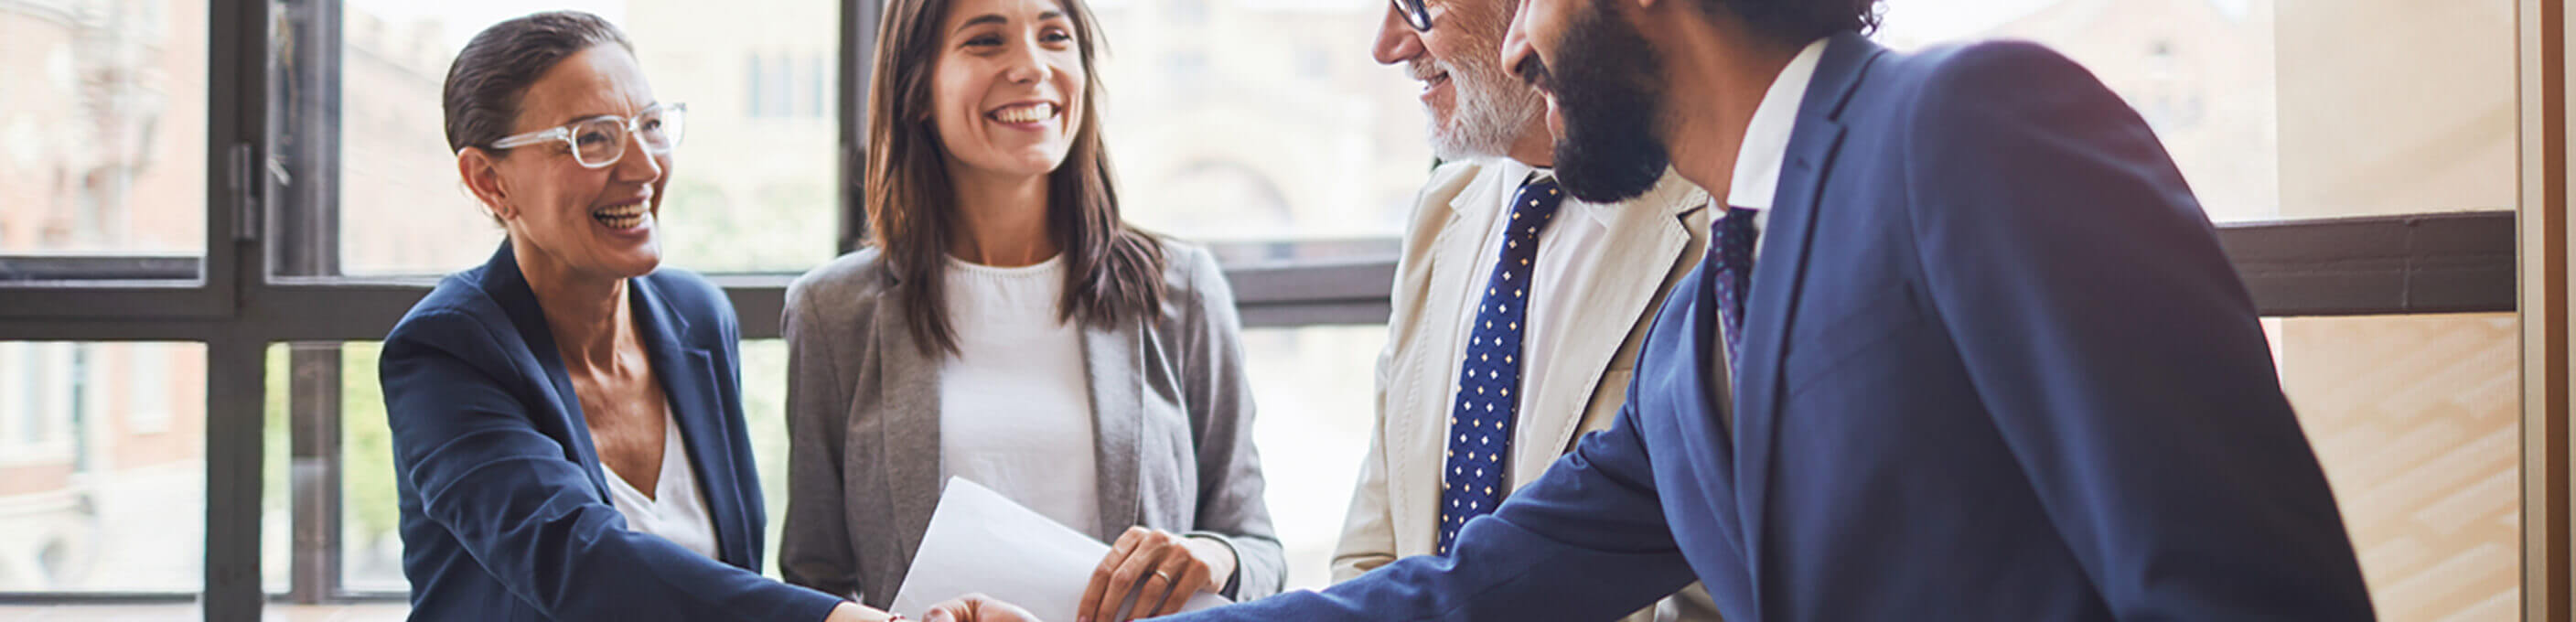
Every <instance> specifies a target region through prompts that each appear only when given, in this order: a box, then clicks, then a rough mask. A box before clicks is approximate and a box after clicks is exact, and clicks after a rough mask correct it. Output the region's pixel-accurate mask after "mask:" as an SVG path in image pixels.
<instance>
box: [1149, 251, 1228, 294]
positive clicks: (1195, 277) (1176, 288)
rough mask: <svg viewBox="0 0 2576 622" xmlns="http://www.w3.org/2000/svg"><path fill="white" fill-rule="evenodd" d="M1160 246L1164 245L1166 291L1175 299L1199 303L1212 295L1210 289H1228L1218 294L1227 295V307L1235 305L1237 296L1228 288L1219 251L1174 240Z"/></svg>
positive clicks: (1164, 281) (1164, 282)
mask: <svg viewBox="0 0 2576 622" xmlns="http://www.w3.org/2000/svg"><path fill="white" fill-rule="evenodd" d="M1160 243H1161V244H1162V246H1163V285H1164V287H1165V289H1164V291H1165V292H1167V293H1169V294H1170V295H1171V297H1172V298H1173V299H1175V300H1186V301H1190V302H1192V303H1193V304H1195V303H1197V301H1198V300H1199V299H1201V298H1204V297H1206V296H1207V295H1209V294H1210V292H1209V291H1208V290H1211V289H1216V290H1225V291H1219V292H1216V294H1217V295H1221V296H1224V297H1225V298H1226V300H1225V302H1226V303H1227V304H1232V303H1233V299H1234V294H1233V292H1232V291H1231V290H1226V288H1225V287H1224V284H1225V269H1224V268H1223V267H1222V266H1219V265H1218V264H1217V261H1216V253H1215V252H1213V251H1210V250H1208V249H1207V247H1204V246H1199V245H1197V244H1191V243H1188V242H1183V241H1180V240H1174V239H1171V238H1163V239H1162V240H1161V241H1160Z"/></svg>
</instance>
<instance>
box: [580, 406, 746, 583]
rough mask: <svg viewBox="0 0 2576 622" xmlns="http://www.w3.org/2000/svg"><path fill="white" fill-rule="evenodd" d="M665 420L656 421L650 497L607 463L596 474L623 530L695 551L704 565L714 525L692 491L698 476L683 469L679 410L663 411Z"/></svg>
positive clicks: (685, 452) (685, 456) (711, 550)
mask: <svg viewBox="0 0 2576 622" xmlns="http://www.w3.org/2000/svg"><path fill="white" fill-rule="evenodd" d="M666 408H668V412H669V414H667V415H665V416H663V417H662V476H661V477H659V478H656V479H655V481H654V483H653V496H651V497H646V496H644V491H641V490H636V489H635V485H634V484H631V483H628V482H627V481H626V478H624V477H620V476H618V475H617V470H616V469H611V468H608V463H606V462H601V463H600V464H599V471H600V474H602V475H605V476H607V479H608V500H609V503H610V504H611V505H615V506H617V513H619V514H624V515H626V529H627V530H628V531H633V532H636V533H649V534H653V535H657V536H661V537H662V539H664V540H670V541H671V543H672V544H678V545H680V548H684V549H688V550H690V551H695V552H696V553H697V554H699V555H705V556H707V558H708V559H718V557H717V553H716V523H715V519H713V518H710V517H708V515H707V501H706V496H705V495H704V494H701V493H700V491H699V490H698V470H697V469H695V468H691V467H690V466H689V448H688V446H687V445H686V444H685V443H682V442H681V441H680V409H679V407H678V406H666Z"/></svg>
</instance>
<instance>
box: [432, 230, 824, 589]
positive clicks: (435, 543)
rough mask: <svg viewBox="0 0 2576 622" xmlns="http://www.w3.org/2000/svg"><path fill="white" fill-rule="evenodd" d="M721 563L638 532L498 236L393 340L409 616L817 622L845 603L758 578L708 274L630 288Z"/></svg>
mask: <svg viewBox="0 0 2576 622" xmlns="http://www.w3.org/2000/svg"><path fill="white" fill-rule="evenodd" d="M627 291H628V296H629V300H631V301H632V304H633V305H634V317H635V323H636V329H637V330H638V331H639V332H640V333H642V337H643V339H644V343H645V350H646V351H647V355H648V357H649V358H650V359H651V361H652V365H653V372H654V375H655V376H656V377H657V378H658V379H660V381H661V383H662V388H663V391H664V392H665V393H667V394H668V395H669V397H670V400H671V403H672V404H673V405H675V406H677V409H676V410H673V411H672V412H671V416H673V417H677V418H678V419H679V426H680V431H681V436H682V437H683V440H684V441H685V444H686V446H687V447H688V455H687V456H665V457H664V458H665V459H686V460H689V462H690V464H691V465H692V466H693V467H694V468H696V469H697V472H696V475H697V478H698V483H699V484H698V485H699V486H700V487H701V488H702V492H703V493H704V495H705V497H706V503H707V511H708V515H709V517H710V518H712V519H714V522H715V532H716V543H717V548H718V549H719V551H720V552H721V553H722V555H721V557H722V558H723V559H722V561H718V560H712V559H707V558H706V557H704V556H700V555H698V554H696V553H693V552H690V551H689V550H688V549H684V548H680V546H679V545H677V544H672V543H671V541H669V540H665V539H662V538H661V537H659V536H653V535H646V534H639V533H635V532H631V531H627V527H626V519H625V517H624V516H623V515H620V514H618V513H617V509H616V508H615V507H614V506H612V505H610V503H609V496H608V480H606V479H604V478H603V476H602V471H601V470H600V466H599V455H598V454H597V453H596V452H595V451H594V450H593V448H592V447H591V442H590V432H589V430H590V427H589V425H588V424H585V423H583V422H582V415H581V404H580V401H579V400H578V399H576V398H575V397H574V396H573V389H572V381H571V379H570V378H569V377H567V376H566V375H565V373H564V366H563V362H562V360H561V358H560V357H559V356H558V355H557V354H556V350H555V343H554V338H553V337H552V335H551V333H550V332H549V330H548V329H547V327H546V321H545V316H544V315H543V313H542V312H540V311H539V310H538V307H537V299H536V294H535V292H533V291H531V290H529V289H528V282H527V279H526V278H525V277H523V276H521V275H520V273H519V266H518V262H517V260H516V259H515V258H514V257H513V256H512V255H511V253H510V246H509V245H508V244H503V245H502V246H501V250H500V252H498V253H495V254H493V256H492V260H491V261H490V262H489V263H486V264H484V265H483V267H480V268H475V269H472V270H467V271H465V272H461V273H457V274H455V275H451V276H448V277H447V278H446V279H443V280H441V281H439V283H438V288H437V289H435V290H433V291H431V292H430V294H429V296H428V297H427V298H425V299H422V300H421V301H420V304H419V305H416V306H414V307H412V309H411V312H410V313H409V314H406V315H404V316H403V319H402V323H400V324H397V325H395V326H394V330H393V333H392V334H390V335H387V336H386V337H385V345H384V358H383V361H382V363H381V373H382V375H383V382H384V390H385V418H386V420H387V422H388V423H390V424H391V425H392V427H393V445H394V479H395V481H396V482H397V485H398V486H399V487H400V495H401V499H402V539H403V576H404V577H406V578H409V579H410V580H411V602H412V619H414V620H821V619H823V618H824V617H825V616H826V615H828V614H830V612H831V610H832V608H833V607H834V606H835V605H837V604H839V603H840V602H841V599H839V598H836V597H833V596H830V595H827V594H824V593H821V592H816V591H813V590H808V589H805V588H801V587H795V586H791V585H787V584H785V583H780V582H777V581H774V580H771V579H768V578H765V577H762V576H760V573H759V572H757V571H755V570H753V568H755V566H754V564H757V563H759V561H760V551H761V545H762V544H761V538H762V535H761V534H762V529H763V527H764V525H766V522H765V519H764V518H763V515H764V514H765V512H764V509H763V506H762V505H761V495H760V481H759V477H758V474H757V473H755V472H754V471H753V466H752V464H753V463H752V454H751V442H750V438H749V434H748V433H746V432H745V431H744V429H743V419H742V370H741V368H740V367H739V365H738V364H737V363H736V362H735V360H736V352H737V349H736V340H737V334H736V331H737V329H736V326H735V322H734V317H733V308H732V307H731V306H729V305H728V304H727V303H726V300H725V297H724V293H723V292H721V291H719V290H717V289H716V288H715V287H714V286H713V285H710V284H708V283H707V282H706V281H705V280H704V279H701V278H698V276H697V275H694V274H690V273H688V272H685V271H681V270H675V269H664V270H661V271H659V272H655V273H653V274H651V275H649V276H645V277H641V278H636V279H631V280H629V281H628V288H627Z"/></svg>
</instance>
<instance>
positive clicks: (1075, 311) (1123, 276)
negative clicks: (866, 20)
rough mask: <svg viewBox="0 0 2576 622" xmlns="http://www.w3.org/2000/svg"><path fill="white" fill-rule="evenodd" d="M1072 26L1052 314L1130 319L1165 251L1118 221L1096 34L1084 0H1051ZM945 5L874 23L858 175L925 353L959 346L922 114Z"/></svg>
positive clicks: (933, 162) (1054, 195)
mask: <svg viewBox="0 0 2576 622" xmlns="http://www.w3.org/2000/svg"><path fill="white" fill-rule="evenodd" d="M1057 1H1058V2H1061V3H1063V4H1064V13H1065V15H1066V16H1067V17H1068V19H1070V21H1072V22H1073V29H1074V43H1075V46H1076V47H1077V48H1078V49H1079V50H1080V51H1081V53H1082V69H1083V76H1084V78H1083V85H1082V104H1083V105H1082V118H1081V119H1080V121H1079V123H1080V124H1079V125H1077V126H1076V128H1077V129H1076V130H1075V131H1074V134H1073V144H1072V146H1071V148H1070V149H1068V150H1067V151H1066V153H1065V156H1064V162H1063V163H1061V164H1059V165H1057V167H1056V170H1055V172H1053V173H1050V174H1048V176H1047V208H1046V209H1047V217H1046V221H1047V235H1048V237H1050V238H1053V239H1054V241H1055V245H1056V248H1057V249H1058V251H1059V252H1061V253H1063V256H1064V261H1065V273H1064V298H1063V299H1062V300H1059V301H1057V303H1056V313H1057V315H1056V317H1057V318H1058V319H1060V320H1063V321H1066V322H1075V321H1079V322H1082V323H1084V324H1087V325H1092V326H1114V325H1117V324H1119V323H1122V322H1130V321H1135V320H1136V319H1137V318H1142V317H1146V316H1148V315H1149V314H1152V313H1154V312H1155V311H1156V310H1157V309H1160V308H1161V307H1162V304H1163V295H1164V292H1163V261H1164V257H1163V249H1162V245H1161V244H1160V243H1159V242H1157V241H1156V240H1155V239H1154V236H1152V235H1149V234H1147V233H1145V232H1143V231H1140V230H1137V229H1135V228H1134V227H1130V226H1128V225H1127V222H1126V221H1125V220H1122V219H1120V218H1119V216H1118V192H1117V189H1116V188H1115V184H1114V183H1113V180H1114V179H1115V178H1114V177H1113V176H1112V175H1111V174H1110V171H1109V154H1108V149H1106V148H1105V147H1103V146H1102V144H1101V140H1100V105H1099V104H1100V82H1099V80H1098V79H1097V78H1095V77H1093V76H1096V75H1098V74H1097V73H1096V72H1095V71H1094V68H1093V67H1094V65H1093V64H1092V59H1093V57H1094V55H1095V50H1096V49H1097V43H1095V41H1096V40H1097V38H1098V37H1097V30H1096V29H1095V28H1094V27H1093V25H1092V24H1093V19H1092V14H1091V8H1090V7H1089V6H1086V5H1085V4H1083V1H1082V0H1057ZM952 4H953V2H951V1H950V0H891V1H890V2H888V3H887V4H886V8H885V13H884V19H882V20H880V22H879V24H880V26H879V28H878V30H877V51H876V61H875V62H876V68H875V71H874V73H873V75H874V77H873V78H872V79H871V83H870V84H869V87H868V136H867V143H868V163H867V171H866V174H865V176H864V177H862V179H864V180H865V183H866V184H867V185H866V190H867V198H866V201H865V202H866V205H867V209H868V222H869V225H870V226H869V227H868V229H869V233H868V235H869V241H870V242H872V243H873V244H875V245H876V247H877V248H878V249H879V250H878V252H879V253H881V255H880V261H879V262H878V265H879V266H881V267H882V268H883V269H884V270H886V276H888V277H891V278H893V279H894V280H895V282H896V284H897V286H896V288H895V290H894V292H895V295H896V297H897V298H898V299H899V300H900V301H901V302H902V304H903V306H904V310H905V311H906V312H907V313H906V315H908V316H909V318H908V319H909V322H908V323H909V324H911V328H912V334H913V338H914V339H913V340H914V341H915V342H916V343H919V344H920V345H921V347H922V350H923V353H924V354H929V355H933V356H937V355H939V354H942V353H950V354H953V353H955V352H957V328H956V327H955V326H952V325H950V323H949V320H948V300H947V296H946V295H945V292H944V289H945V285H946V284H945V283H944V282H943V280H942V279H941V278H940V277H941V274H942V272H943V271H944V270H946V269H947V268H948V259H947V256H948V242H949V237H948V236H949V234H950V232H951V231H953V230H954V229H955V228H956V227H957V226H958V224H957V210H958V205H957V192H956V189H955V187H954V186H952V185H951V183H952V179H953V178H952V177H951V175H950V174H949V171H948V163H947V158H946V157H944V153H945V151H944V150H945V147H944V146H943V145H941V144H940V142H939V132H938V130H937V129H936V127H935V126H934V125H933V124H934V123H935V121H933V120H931V119H930V118H929V115H928V114H926V111H928V110H930V109H931V91H930V89H931V81H932V74H933V73H935V72H934V71H932V68H934V67H937V66H938V63H939V54H940V51H941V49H942V46H941V45H940V40H941V33H940V26H941V25H942V23H943V22H946V21H947V19H948V11H949V8H950V6H951V5H952Z"/></svg>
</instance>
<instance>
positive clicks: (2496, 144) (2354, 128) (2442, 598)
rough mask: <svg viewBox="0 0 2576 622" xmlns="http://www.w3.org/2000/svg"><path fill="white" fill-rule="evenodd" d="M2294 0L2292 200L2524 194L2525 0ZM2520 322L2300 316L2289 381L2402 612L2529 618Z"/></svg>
mask: <svg viewBox="0 0 2576 622" xmlns="http://www.w3.org/2000/svg"><path fill="white" fill-rule="evenodd" d="M2278 8H2279V15H2278V17H2279V19H2278V22H2277V25H2278V31H2277V32H2278V37H2279V45H2278V49H2279V56H2278V62H2279V74H2280V84H2279V96H2280V106H2281V108H2280V149H2281V158H2280V170H2281V180H2280V192H2281V198H2282V206H2281V212H2282V215H2283V216H2285V217H2293V218H2308V217H2327V216H2355V215H2372V214H2398V213H2409V212H2431V211H2456V210H2466V209H2511V208H2512V207H2513V206H2514V204H2515V197H2516V193H2517V191H2518V186H2517V185H2516V182H2515V172H2516V168H2515V167H2516V164H2515V162H2516V160H2515V153H2516V149H2517V146H2516V144H2515V142H2514V136H2515V132H2516V131H2517V130H2516V127H2515V122H2516V108H2515V106H2516V102H2517V101H2518V99H2517V97H2518V96H2517V95H2516V91H2515V82H2514V81H2515V73H2514V72H2515V63H2514V54H2515V46H2514V36H2515V32H2516V31H2515V26H2514V21H2513V15H2514V3H2513V2H2510V1H2509V0H2473V1H2455V2H2421V1H2416V0H2281V1H2280V2H2279V4H2278ZM2519 331H2520V329H2519V327H2518V325H2517V323H2516V321H2515V319H2514V317H2513V316H2511V315H2495V316H2417V317H2410V318H2349V319H2313V320H2290V321H2286V322H2283V323H2282V324H2281V327H2280V331H2279V332H2278V338H2279V344H2280V347H2281V361H2280V364H2281V368H2282V380H2283V382H2284V384H2285V386H2286V388H2287V390H2288V391H2289V393H2290V397H2291V401H2292V402H2293V403H2294V404H2295V405H2296V406H2297V407H2298V409H2299V413H2300V417H2301V419H2302V421H2303V423H2304V424H2305V425H2306V427H2307V430H2308V436H2309V438H2310V439H2311V440H2312V441H2313V442H2314V443H2315V444H2316V446H2317V451H2318V454H2319V457H2320V459H2321V460H2323V461H2324V463H2325V466H2326V475H2327V477H2328V478H2329V479H2330V480H2332V482H2333V484H2334V487H2335V495H2336V498H2337V500H2338V501H2339V502H2341V503H2342V505H2343V508H2344V519H2345V521H2346V522H2347V524H2348V527H2349V528H2350V530H2351V532H2352V537H2353V541H2354V545H2355V548H2356V549H2358V552H2359V553H2360V555H2361V561H2362V572H2363V574H2364V576H2365V577H2366V578H2367V579H2368V580H2369V582H2370V585H2371V591H2372V596H2373V598H2374V600H2375V601H2376V602H2377V604H2378V607H2379V613H2380V617H2381V619H2383V620H2390V621H2414V620H2425V621H2432V620H2507V619H2512V618H2513V617H2514V616H2515V615H2516V611H2517V609H2516V608H2517V607H2518V599H2519V596H2520V591H2519V590H2520V568H2521V566H2520V563H2519V559H2518V555H2519V554H2518V551H2519V550H2520V538H2521V531H2520V529H2521V528H2520V526H2519V522H2518V516H2519V514H2518V513H2519V511H2520V509H2521V505H2520V494H2519V493H2520V489H2519V486H2518V482H2519V479H2518V478H2519V474H2520V472H2519V469H2518V465H2519V460H2518V453H2517V449H2518V448H2519V447H2520V446H2521V436H2520V432H2521V426H2520V402H2519V400H2518V396H2519V393H2520V385H2519V384H2518V380H2519V377H2520V376H2519V373H2518V372H2519V367H2518V360H2519V359H2518V356H2517V355H2518V352H2519V343H2520V342H2519V341H2518V337H2519V334H2520V332H2519Z"/></svg>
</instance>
